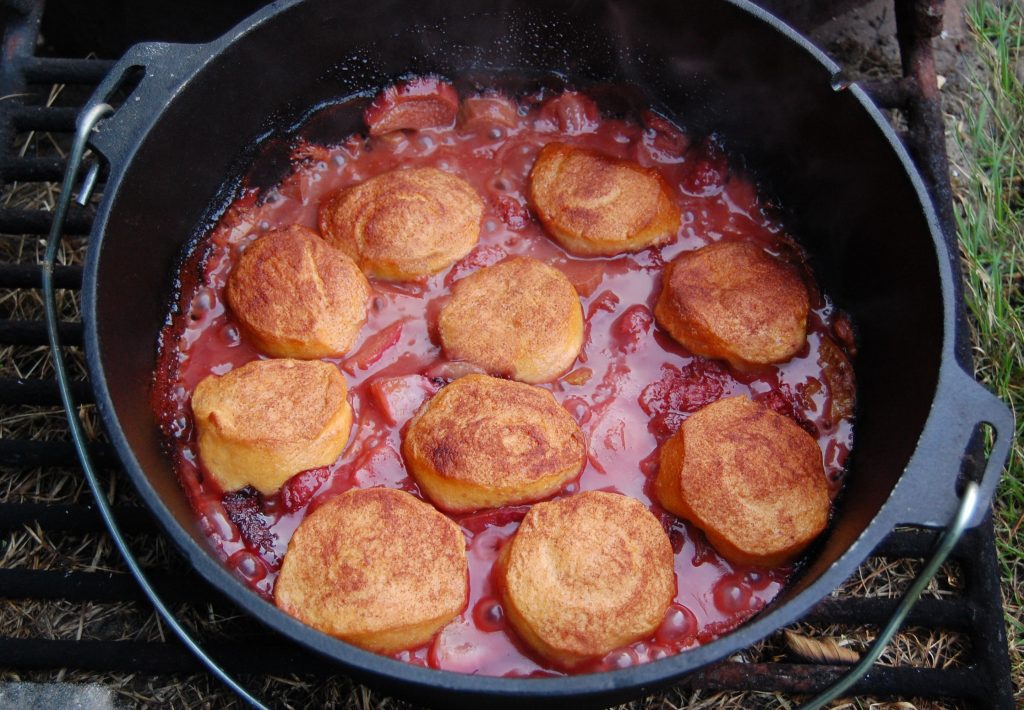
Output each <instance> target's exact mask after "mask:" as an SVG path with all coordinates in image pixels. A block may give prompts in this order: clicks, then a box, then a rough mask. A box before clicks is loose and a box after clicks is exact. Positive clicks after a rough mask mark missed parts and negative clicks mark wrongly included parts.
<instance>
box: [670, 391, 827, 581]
mask: <svg viewBox="0 0 1024 710" xmlns="http://www.w3.org/2000/svg"><path fill="white" fill-rule="evenodd" d="M655 493H656V495H657V497H658V501H659V502H660V503H661V504H662V505H663V506H665V508H666V509H668V510H669V511H671V512H672V513H675V514H676V515H678V516H679V517H681V518H685V519H686V520H689V521H690V522H692V523H693V524H694V525H696V526H697V527H699V528H701V529H702V530H703V531H704V534H705V535H707V538H708V541H709V542H710V543H711V544H712V545H714V547H715V549H716V550H718V552H719V553H720V554H721V555H722V556H723V557H725V558H726V559H727V560H730V561H732V562H737V563H740V564H747V565H758V566H761V567H776V566H778V565H780V564H783V563H784V562H788V561H791V560H793V559H794V558H795V557H796V556H797V555H799V554H800V552H801V551H802V550H803V549H804V548H805V547H807V545H808V544H810V542H811V541H812V540H813V539H814V538H815V537H817V536H818V535H819V534H820V533H821V531H822V530H824V529H825V524H826V523H827V522H828V513H829V506H830V503H829V497H828V484H827V482H826V480H825V470H824V468H823V466H822V462H821V450H820V449H819V448H818V444H817V442H816V441H815V440H814V439H813V438H812V437H811V435H810V434H808V433H807V432H806V431H804V430H803V429H801V428H800V427H799V426H798V425H797V424H796V423H795V422H793V421H792V420H791V419H789V418H787V417H784V416H782V415H781V414H776V413H775V412H773V411H772V410H770V409H768V408H767V407H764V406H763V405H760V404H757V403H756V402H751V401H750V400H749V399H747V398H746V397H729V398H728V399H722V400H719V401H717V402H715V403H714V404H709V405H708V406H706V407H704V408H703V409H701V410H699V411H697V412H696V413H695V414H693V415H692V416H691V417H690V418H689V419H687V420H686V421H685V422H683V425H682V427H681V428H680V429H679V431H678V432H676V434H675V435H674V436H673V437H672V438H671V439H669V440H668V441H666V442H665V444H664V446H663V447H662V449H661V466H660V468H659V470H658V477H657V479H656V481H655Z"/></svg>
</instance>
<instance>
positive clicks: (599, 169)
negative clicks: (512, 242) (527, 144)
mask: <svg viewBox="0 0 1024 710" xmlns="http://www.w3.org/2000/svg"><path fill="white" fill-rule="evenodd" d="M530 202H531V203H532V205H533V209H534V211H535V212H536V213H537V216H538V217H539V218H540V221H541V223H542V224H543V225H544V228H545V229H546V230H547V232H548V234H550V235H551V236H552V237H554V239H555V241H557V242H558V243H559V244H561V245H562V246H563V247H565V248H566V249H568V250H569V251H570V252H572V253H573V254H584V255H588V256H589V255H596V254H601V255H612V254H621V253H622V252H627V251H638V250H640V249H645V248H647V247H649V246H652V245H654V244H659V243H661V242H665V241H668V240H670V239H671V238H672V237H673V236H675V233H676V231H677V230H678V229H679V208H678V207H677V206H676V204H675V202H673V200H672V189H671V188H670V187H669V186H668V183H666V182H665V179H664V178H663V177H662V176H661V174H660V173H658V171H657V170H654V169H652V168H644V167H641V166H640V165H639V164H637V163H634V162H632V161H629V160H619V159H616V158H612V157H609V156H607V155H604V154H603V153H599V152H597V151H595V150H590V149H587V148H578V147H576V146H569V145H565V144H564V143H548V144H547V145H546V146H544V148H543V150H541V152H540V155H538V156H537V162H535V163H534V164H533V169H532V170H531V171H530Z"/></svg>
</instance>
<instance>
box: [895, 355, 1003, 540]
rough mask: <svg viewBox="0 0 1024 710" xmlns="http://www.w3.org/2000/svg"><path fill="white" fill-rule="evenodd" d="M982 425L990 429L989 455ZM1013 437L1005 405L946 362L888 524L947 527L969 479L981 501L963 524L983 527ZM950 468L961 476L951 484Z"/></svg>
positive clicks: (952, 362) (959, 369) (902, 478)
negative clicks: (975, 487) (973, 482)
mask: <svg viewBox="0 0 1024 710" xmlns="http://www.w3.org/2000/svg"><path fill="white" fill-rule="evenodd" d="M986 425H987V427H988V428H989V429H990V431H991V446H990V448H989V453H988V455H987V457H986V454H985V435H984V427H985V426H986ZM1013 433H1014V420H1013V414H1012V413H1011V412H1010V409H1009V407H1007V406H1006V404H1004V403H1003V402H1002V401H1001V400H999V399H998V398H997V397H996V396H995V395H994V394H992V393H991V392H989V391H988V390H987V389H985V387H983V386H982V385H981V384H979V383H978V382H976V381H975V380H974V378H973V377H972V376H971V375H969V374H967V373H966V372H964V370H963V369H961V367H960V366H959V365H958V364H956V363H955V361H954V360H953V358H947V360H946V364H943V366H942V368H941V369H940V371H939V387H938V391H937V392H936V396H935V400H934V401H933V403H932V411H931V416H930V417H929V418H928V423H927V424H926V426H925V430H924V432H923V433H922V434H921V438H920V439H919V440H918V444H917V449H916V450H915V451H914V455H913V456H912V457H911V459H910V463H909V465H908V466H907V470H906V472H905V473H904V474H903V476H902V477H901V478H900V480H899V482H898V483H897V484H896V488H895V489H894V490H893V493H892V495H891V497H890V499H889V501H888V503H886V506H885V507H886V509H887V514H888V519H889V521H890V522H891V525H892V526H893V527H895V526H896V525H918V526H922V527H930V528H940V527H945V526H946V525H948V524H949V521H950V520H952V519H953V516H954V515H956V512H957V509H958V508H959V507H960V495H959V494H958V491H960V490H962V488H963V484H964V483H965V481H967V480H971V481H975V482H977V484H978V487H979V500H980V504H979V505H977V506H975V510H974V512H973V513H972V514H971V516H970V518H969V519H968V521H967V526H968V527H974V526H976V525H978V524H979V523H981V521H982V520H983V519H984V517H985V515H986V514H987V512H988V508H989V505H988V504H989V501H990V500H991V499H992V495H993V494H994V493H995V489H996V485H997V484H998V483H999V476H1000V474H1001V472H1002V469H1003V465H1004V464H1005V463H1006V459H1007V456H1008V455H1009V451H1010V443H1011V441H1012V439H1013ZM952 466H956V468H957V470H958V474H959V475H958V476H957V477H956V479H955V480H950V476H949V475H948V471H949V469H950V467H952Z"/></svg>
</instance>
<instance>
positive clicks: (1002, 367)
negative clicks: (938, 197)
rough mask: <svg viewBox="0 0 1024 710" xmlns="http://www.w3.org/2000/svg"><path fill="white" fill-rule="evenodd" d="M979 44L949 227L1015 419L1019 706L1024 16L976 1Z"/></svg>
mask: <svg viewBox="0 0 1024 710" xmlns="http://www.w3.org/2000/svg"><path fill="white" fill-rule="evenodd" d="M966 13H967V21H968V23H969V25H970V28H971V30H972V32H973V33H974V35H975V40H976V42H977V45H978V60H979V61H978V65H977V68H976V71H975V72H974V75H973V76H972V77H971V78H970V81H971V92H970V93H971V94H973V98H974V102H973V105H970V106H964V107H963V108H964V109H965V110H963V111H962V113H961V115H962V117H963V118H962V119H961V120H960V122H959V125H958V126H957V131H956V136H955V138H956V140H957V141H958V143H959V148H960V149H961V151H960V152H961V154H962V155H964V156H967V157H966V158H964V159H963V164H961V165H957V166H956V173H957V176H958V177H959V179H960V184H959V185H957V190H956V192H957V205H956V208H957V227H958V232H959V235H960V248H961V254H962V257H963V263H964V267H965V268H964V271H965V274H964V275H965V285H966V299H967V305H968V308H969V309H970V315H971V320H972V325H973V327H974V330H975V332H974V334H973V335H974V343H975V353H974V357H975V367H976V370H977V375H978V378H979V379H980V380H981V381H982V382H984V383H985V384H986V385H988V386H989V387H990V388H991V389H992V390H993V391H994V392H996V394H998V395H999V397H1001V398H1002V399H1003V401H1005V402H1007V403H1009V404H1010V406H1011V407H1012V408H1013V410H1014V413H1015V414H1016V417H1017V431H1016V437H1015V441H1014V444H1013V450H1012V452H1011V454H1010V462H1009V466H1008V469H1007V471H1006V473H1005V474H1004V476H1003V479H1002V481H1001V484H1000V487H999V491H998V493H997V496H996V503H995V521H996V535H997V549H998V554H999V562H1000V565H1001V567H1002V577H1003V592H1004V605H1005V606H1004V608H1005V610H1006V624H1007V632H1008V635H1009V640H1010V652H1011V662H1012V664H1013V676H1014V679H1015V680H1016V682H1017V686H1018V697H1017V700H1018V702H1021V703H1024V689H1022V688H1021V686H1024V621H1022V620H1021V616H1022V609H1024V543H1022V540H1021V530H1022V526H1024V8H1022V5H1021V4H1019V2H1015V1H1014V0H1004V1H1003V2H991V1H989V2H986V1H985V0H977V1H976V2H974V3H972V4H970V5H969V6H968V7H967V8H966Z"/></svg>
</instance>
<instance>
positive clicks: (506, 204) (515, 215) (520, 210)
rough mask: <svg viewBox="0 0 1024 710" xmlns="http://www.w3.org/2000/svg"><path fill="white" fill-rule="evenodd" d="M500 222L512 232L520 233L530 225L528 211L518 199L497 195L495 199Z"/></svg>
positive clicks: (520, 199) (524, 204)
mask: <svg viewBox="0 0 1024 710" xmlns="http://www.w3.org/2000/svg"><path fill="white" fill-rule="evenodd" d="M495 202H497V206H498V213H499V214H500V215H501V221H502V222H504V223H505V224H506V225H507V226H508V228H509V229H511V230H512V231H513V232H521V231H523V230H524V229H526V226H527V225H528V224H530V210H529V208H528V207H527V206H526V203H525V202H524V201H523V200H522V198H520V197H514V196H512V195H498V197H497V198H496V199H495Z"/></svg>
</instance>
